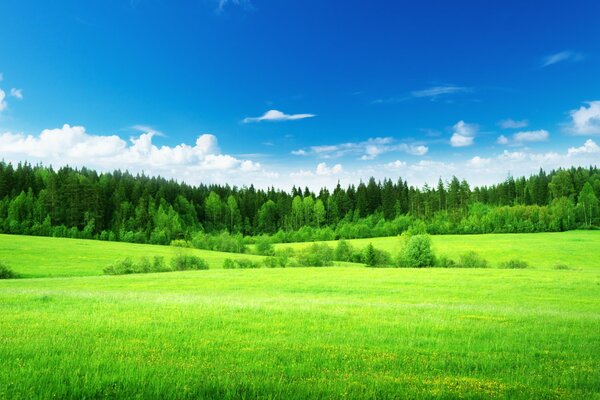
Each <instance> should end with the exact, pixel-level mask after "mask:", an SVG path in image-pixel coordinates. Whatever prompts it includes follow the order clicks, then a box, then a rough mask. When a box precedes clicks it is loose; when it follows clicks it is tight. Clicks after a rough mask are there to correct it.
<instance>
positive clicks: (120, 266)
mask: <svg viewBox="0 0 600 400" xmlns="http://www.w3.org/2000/svg"><path fill="white" fill-rule="evenodd" d="M134 273H136V265H135V264H134V262H133V260H132V259H131V258H129V257H128V258H124V259H123V260H119V261H115V262H114V263H112V264H111V265H109V266H108V267H106V268H104V274H105V275H128V274H134ZM138 273H139V272H138Z"/></svg>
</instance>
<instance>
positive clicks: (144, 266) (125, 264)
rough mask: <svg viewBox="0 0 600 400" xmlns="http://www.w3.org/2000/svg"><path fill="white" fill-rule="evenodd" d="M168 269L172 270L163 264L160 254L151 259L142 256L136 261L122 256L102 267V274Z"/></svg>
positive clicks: (141, 272) (163, 260)
mask: <svg viewBox="0 0 600 400" xmlns="http://www.w3.org/2000/svg"><path fill="white" fill-rule="evenodd" d="M168 271H172V269H171V268H169V267H168V266H167V265H166V264H165V259H164V257H160V256H154V258H153V259H152V261H150V260H149V259H148V258H147V257H142V258H140V259H139V260H138V261H134V260H132V259H131V258H124V259H123V260H119V261H116V262H114V263H112V264H111V265H109V266H108V267H106V268H104V274H106V275H128V274H146V273H150V272H168Z"/></svg>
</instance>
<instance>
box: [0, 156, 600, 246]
mask: <svg viewBox="0 0 600 400" xmlns="http://www.w3.org/2000/svg"><path fill="white" fill-rule="evenodd" d="M598 198H600V170H599V169H598V168H597V167H595V166H590V167H588V168H582V167H578V168H575V167H572V168H569V169H559V170H555V171H550V172H546V171H543V170H540V171H539V172H538V173H537V174H534V175H532V176H530V177H519V178H513V177H512V176H508V177H507V179H506V180H505V181H503V182H500V183H498V184H495V185H490V186H475V187H472V186H471V185H469V183H468V182H467V181H466V180H459V179H458V178H457V177H452V179H450V180H449V181H446V182H444V181H442V180H441V179H440V180H439V181H438V183H437V185H436V186H429V185H427V184H426V185H424V186H423V187H417V186H413V185H409V184H408V182H407V181H406V180H403V179H402V178H398V179H397V180H395V181H393V180H391V179H384V180H383V181H376V180H375V179H374V178H371V179H369V180H368V181H367V182H361V183H359V184H358V185H349V186H348V187H345V188H344V187H342V186H341V185H340V184H339V183H338V185H337V186H336V187H335V188H334V189H333V191H329V190H328V189H327V188H322V189H321V190H320V191H319V192H318V193H315V192H312V191H310V190H309V189H308V188H304V189H302V188H296V187H294V188H293V189H292V190H291V191H289V192H288V191H284V190H278V189H275V188H269V189H267V190H262V189H256V188H255V187H254V186H253V185H250V186H247V187H246V186H244V187H235V186H233V187H232V186H229V185H227V184H223V185H204V184H201V185H198V186H192V185H188V184H185V183H181V182H177V181H175V180H167V179H164V178H160V177H149V176H145V175H133V174H130V173H128V172H122V171H115V172H112V173H98V172H96V171H94V170H90V169H87V168H81V169H75V168H71V167H62V168H60V169H58V170H54V169H53V168H51V167H46V166H42V165H35V166H33V165H31V164H28V163H19V164H18V165H16V166H15V165H12V164H10V163H4V162H0V231H2V232H4V233H14V234H31V235H42V236H61V237H79V238H95V239H103V240H120V241H129V242H139V243H157V244H168V243H170V242H171V241H172V240H176V239H190V238H191V237H192V236H193V235H194V234H195V233H198V232H204V233H205V234H213V233H223V232H228V233H230V234H238V235H240V236H242V235H243V236H256V235H263V234H267V235H272V236H273V237H275V238H277V240H279V241H298V240H300V241H303V240H314V239H333V238H355V237H369V236H385V235H396V234H399V233H401V232H403V231H404V230H406V229H408V228H409V227H411V226H414V225H422V226H423V230H425V231H427V232H429V233H433V234H442V233H489V232H539V231H562V230H569V229H576V228H591V227H594V226H598V225H600V207H599V201H598Z"/></svg>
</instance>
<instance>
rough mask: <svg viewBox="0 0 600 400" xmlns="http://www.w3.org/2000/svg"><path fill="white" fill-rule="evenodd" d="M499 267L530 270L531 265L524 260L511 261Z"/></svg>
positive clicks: (502, 263)
mask: <svg viewBox="0 0 600 400" xmlns="http://www.w3.org/2000/svg"><path fill="white" fill-rule="evenodd" d="M499 266H500V268H506V269H524V268H528V267H529V264H527V262H526V261H523V260H517V259H512V260H509V261H504V262H501V263H500V265H499Z"/></svg>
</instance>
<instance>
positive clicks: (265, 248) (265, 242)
mask: <svg viewBox="0 0 600 400" xmlns="http://www.w3.org/2000/svg"><path fill="white" fill-rule="evenodd" d="M254 246H255V247H254V248H255V250H256V254H259V255H261V256H272V255H274V254H275V250H274V249H273V244H272V243H271V239H270V238H269V237H268V236H266V235H263V236H259V237H258V238H257V239H256V244H255V245H254Z"/></svg>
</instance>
